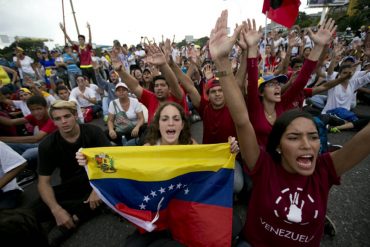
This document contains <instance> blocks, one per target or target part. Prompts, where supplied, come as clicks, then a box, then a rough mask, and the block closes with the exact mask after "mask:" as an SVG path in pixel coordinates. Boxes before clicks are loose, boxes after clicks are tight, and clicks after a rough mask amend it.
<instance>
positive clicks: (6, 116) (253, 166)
mask: <svg viewBox="0 0 370 247" xmlns="http://www.w3.org/2000/svg"><path fill="white" fill-rule="evenodd" d="M227 18H228V13H227V11H223V12H222V14H221V16H220V17H219V18H218V20H217V22H216V25H215V27H214V29H213V30H212V32H211V36H210V39H209V40H208V42H207V43H206V44H205V45H204V46H203V47H200V46H198V45H196V44H194V43H189V44H188V45H186V46H183V47H179V46H177V45H176V43H174V42H171V41H170V40H169V39H166V40H163V41H162V42H160V43H159V44H157V43H155V42H154V41H150V40H148V39H142V40H141V42H140V44H138V45H136V46H131V47H128V46H127V45H126V44H123V45H121V43H120V42H119V41H118V40H114V41H113V45H112V49H111V50H106V51H103V52H102V53H101V54H99V56H98V54H97V53H99V52H97V51H95V50H94V49H93V46H92V31H91V27H90V25H89V24H87V29H88V40H87V41H86V37H85V36H84V35H78V42H73V41H72V39H71V38H70V37H69V36H68V34H67V30H66V29H65V27H64V26H63V25H62V24H60V29H61V31H62V32H63V34H64V35H65V37H66V39H67V40H68V44H66V45H65V47H64V50H63V52H61V51H60V50H58V49H54V50H51V51H49V49H47V48H43V49H40V50H37V51H36V58H35V59H34V58H31V57H32V56H31V57H30V56H28V55H27V54H26V51H24V50H23V49H22V48H21V47H19V46H17V47H16V48H15V56H14V58H13V61H12V62H13V64H14V67H12V66H6V65H0V87H1V94H0V107H1V109H0V110H1V111H0V127H1V128H0V146H1V149H0V153H1V155H0V188H1V191H0V213H1V214H4V217H3V216H1V220H0V222H1V225H3V224H16V221H15V219H18V218H17V217H13V216H12V217H10V216H9V215H14V214H20V215H22V214H27V212H26V213H25V212H23V211H21V212H20V211H18V210H17V209H16V208H18V207H19V206H20V205H21V204H22V202H21V198H22V192H23V189H22V188H24V187H25V186H27V185H29V184H30V183H33V182H34V181H35V180H37V188H38V192H39V196H40V198H39V199H38V200H35V202H34V203H33V204H32V205H31V206H30V207H29V210H30V212H29V215H28V216H27V217H29V218H30V219H31V220H27V222H32V224H34V227H36V228H37V229H39V228H41V227H40V224H41V225H43V227H44V228H45V224H46V223H47V222H51V223H53V224H52V225H55V226H52V227H47V234H40V235H37V236H38V237H37V240H34V241H39V243H40V245H42V246H43V245H45V246H47V245H50V246H59V245H60V244H61V243H62V242H63V241H64V240H65V239H67V238H68V237H69V236H70V235H71V234H72V233H73V229H75V228H76V227H77V226H79V225H81V224H82V223H84V222H86V221H87V220H89V219H91V218H92V217H93V216H95V215H96V214H97V213H98V212H99V210H98V209H99V208H100V207H101V206H102V201H101V200H100V198H99V197H98V195H97V193H95V191H94V190H93V189H92V188H91V186H90V184H89V181H88V177H87V174H86V172H85V169H84V167H83V166H84V165H86V159H85V157H84V156H83V154H82V153H80V152H78V150H79V149H80V148H88V147H107V146H112V145H116V146H139V145H151V146H156V145H180V144H182V145H184V144H197V143H196V141H195V139H194V138H192V136H191V133H190V125H191V123H193V122H196V121H199V120H202V123H203V138H202V144H214V143H224V142H230V143H231V148H230V150H231V152H236V153H238V152H239V148H240V154H239V155H238V156H237V159H236V162H235V172H234V194H235V198H237V200H243V198H244V201H248V202H247V204H248V209H247V218H246V223H245V225H244V227H243V230H242V231H241V232H240V234H239V232H237V233H236V234H235V236H233V237H235V241H233V245H235V246H239V247H242V246H285V245H288V246H300V245H301V244H303V243H304V244H305V246H319V245H320V240H321V237H322V235H323V233H324V229H325V224H326V222H327V221H328V219H327V217H326V216H325V215H326V209H327V200H328V193H329V190H330V188H331V187H332V185H335V184H339V179H340V176H341V175H342V174H343V173H345V172H346V171H348V170H350V169H351V168H352V167H354V166H355V165H356V164H358V163H359V162H360V161H361V160H362V159H364V158H366V157H367V155H368V154H369V153H370V147H369V146H366V145H361V143H366V141H369V139H370V125H369V124H368V122H369V119H370V118H369V116H359V115H356V114H355V112H354V111H353V109H354V108H355V107H356V104H358V103H361V104H367V105H369V104H370V84H369V83H370V73H369V72H370V66H369V65H370V35H369V30H367V29H366V27H365V28H364V30H361V32H360V33H359V36H354V37H353V38H352V39H351V40H348V39H341V38H340V37H337V36H336V35H335V33H336V32H335V31H336V26H335V23H334V21H333V20H331V19H329V20H326V21H324V22H323V23H322V25H320V26H318V27H316V28H312V29H311V28H307V29H301V28H300V27H298V26H294V27H293V28H291V29H289V30H287V31H285V32H282V31H280V30H271V32H268V33H266V36H264V35H263V33H262V31H261V29H258V28H257V27H256V24H255V22H254V20H249V19H248V20H247V21H245V22H243V23H241V24H240V25H238V26H237V27H236V28H235V30H234V32H233V34H232V36H230V37H229V36H227ZM28 52H30V51H28ZM9 62H10V61H9ZM9 64H10V63H9ZM100 118H101V119H102V120H103V122H104V123H105V126H104V127H103V128H101V127H97V126H95V125H91V124H88V123H89V122H91V121H93V119H100ZM346 129H353V130H355V131H358V133H357V134H356V135H355V137H354V138H353V139H352V140H350V141H349V142H348V143H347V144H346V145H344V146H343V147H342V148H339V149H337V150H336V151H333V152H329V151H330V150H331V149H330V148H331V147H330V145H329V144H328V141H327V133H328V132H332V133H338V132H341V131H343V130H346ZM238 144H239V145H240V147H239V145H238ZM355 147H356V148H355ZM56 171H59V175H60V184H59V185H56V186H55V185H53V184H52V175H53V174H54V173H55V172H56ZM76 188H79V189H78V190H76ZM285 192H287V193H285ZM245 198H248V200H246V199H245ZM278 198H280V199H279V202H280V200H281V203H278V202H277V199H278ZM282 198H283V199H282ZM275 202H277V203H275ZM12 210H13V211H12ZM12 212H14V214H12ZM5 216H7V217H5ZM36 219H37V220H36ZM27 222H26V221H25V220H23V221H22V222H20V223H19V224H22V225H25V224H27ZM35 222H36V223H35ZM329 222H330V220H329ZM233 227H234V225H233ZM238 228H242V227H241V226H239V227H237V226H236V227H235V229H238ZM2 229H3V228H2V226H0V231H2V232H3V233H1V234H0V235H1V236H3V235H4V236H5V230H2ZM22 229H23V228H20V229H19V231H21V230H22ZM24 229H25V228H24ZM286 232H289V233H291V235H289V236H290V237H283V235H284V234H285V233H286ZM6 234H7V235H8V234H9V233H8V232H7V233H6ZM330 234H332V235H334V234H335V232H334V233H333V232H331V233H330ZM236 236H238V237H236ZM4 239H5V237H4ZM6 239H8V238H6ZM35 239H36V237H35ZM12 241H15V240H14V239H12ZM19 241H24V239H20V240H19ZM163 243H166V244H167V245H166V246H182V244H181V240H178V239H172V238H171V233H170V232H154V233H150V234H148V233H144V234H142V233H139V232H135V233H134V234H133V235H132V236H130V237H129V239H128V240H127V243H126V244H125V246H135V247H136V246H162V245H161V244H163ZM205 243H206V240H205ZM230 245H231V243H230Z"/></svg>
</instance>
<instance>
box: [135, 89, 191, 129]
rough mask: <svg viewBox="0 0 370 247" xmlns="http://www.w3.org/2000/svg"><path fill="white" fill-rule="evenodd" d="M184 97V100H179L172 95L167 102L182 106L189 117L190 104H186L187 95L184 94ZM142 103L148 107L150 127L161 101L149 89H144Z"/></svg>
mask: <svg viewBox="0 0 370 247" xmlns="http://www.w3.org/2000/svg"><path fill="white" fill-rule="evenodd" d="M183 95H184V96H183V97H182V100H178V99H177V98H175V97H174V96H172V95H170V96H169V97H168V98H167V101H171V102H176V103H178V104H180V105H181V106H182V107H183V108H184V110H185V113H186V114H187V115H188V113H189V108H188V104H187V102H186V98H185V94H183ZM139 100H140V102H141V103H143V105H145V106H146V108H148V125H149V124H150V123H151V122H152V119H153V117H154V114H155V112H156V110H157V108H158V106H159V103H160V102H159V101H158V99H157V96H155V94H154V93H153V92H151V91H149V90H147V89H143V93H142V95H141V98H140V99H139Z"/></svg>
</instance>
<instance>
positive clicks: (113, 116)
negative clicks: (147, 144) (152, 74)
mask: <svg viewBox="0 0 370 247" xmlns="http://www.w3.org/2000/svg"><path fill="white" fill-rule="evenodd" d="M116 95H117V97H118V99H116V100H113V101H112V102H110V104H109V110H108V111H109V115H108V124H107V125H108V130H107V135H108V137H109V139H110V140H111V141H113V142H114V143H116V144H117V145H120V146H122V145H126V146H135V145H136V138H137V137H139V136H140V134H142V133H143V131H144V128H142V127H144V126H143V125H144V114H143V108H142V107H141V103H140V102H139V101H138V100H137V99H134V98H131V97H129V96H128V87H127V85H126V84H125V83H123V82H119V83H118V84H117V85H116ZM123 136H124V137H125V140H126V141H128V143H122V137H123ZM131 140H132V141H131Z"/></svg>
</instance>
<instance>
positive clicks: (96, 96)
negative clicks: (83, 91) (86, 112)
mask: <svg viewBox="0 0 370 247" xmlns="http://www.w3.org/2000/svg"><path fill="white" fill-rule="evenodd" d="M89 88H91V89H92V90H93V91H94V92H95V98H96V100H97V101H101V95H100V93H99V91H100V89H99V87H98V86H97V85H95V84H90V85H89Z"/></svg>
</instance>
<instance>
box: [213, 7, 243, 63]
mask: <svg viewBox="0 0 370 247" xmlns="http://www.w3.org/2000/svg"><path fill="white" fill-rule="evenodd" d="M227 17H228V12H227V10H224V11H222V13H221V16H220V17H219V18H218V19H217V22H216V25H215V27H214V29H212V32H211V37H210V40H209V49H210V52H211V55H212V58H213V60H217V59H220V58H227V57H228V56H229V53H230V51H231V49H232V47H233V45H234V44H235V42H236V38H237V36H238V35H239V32H240V30H241V28H242V26H239V27H237V28H236V29H235V30H234V34H233V35H232V36H231V37H228V36H227Z"/></svg>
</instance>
